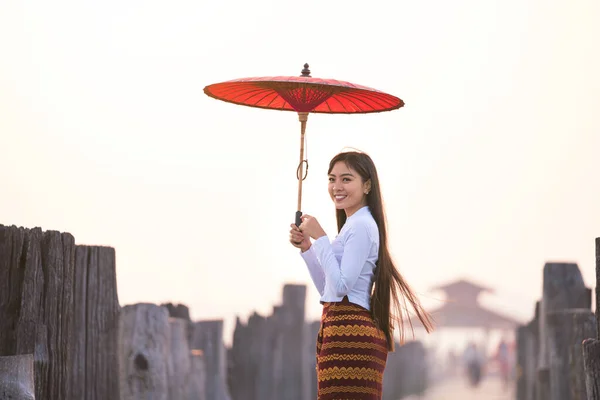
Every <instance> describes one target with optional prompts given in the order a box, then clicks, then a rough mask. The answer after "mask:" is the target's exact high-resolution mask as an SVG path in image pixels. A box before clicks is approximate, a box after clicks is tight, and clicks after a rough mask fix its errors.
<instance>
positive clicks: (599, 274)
mask: <svg viewBox="0 0 600 400" xmlns="http://www.w3.org/2000/svg"><path fill="white" fill-rule="evenodd" d="M596 330H597V332H598V339H600V237H597V238H596Z"/></svg>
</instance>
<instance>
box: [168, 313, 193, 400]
mask: <svg viewBox="0 0 600 400" xmlns="http://www.w3.org/2000/svg"><path fill="white" fill-rule="evenodd" d="M169 325H170V327H171V342H170V351H169V368H168V379H167V384H168V386H169V400H177V399H182V400H183V399H186V398H187V396H188V393H189V391H190V388H189V386H188V385H189V383H190V373H191V353H190V347H189V344H188V340H187V321H186V320H184V319H181V318H169Z"/></svg>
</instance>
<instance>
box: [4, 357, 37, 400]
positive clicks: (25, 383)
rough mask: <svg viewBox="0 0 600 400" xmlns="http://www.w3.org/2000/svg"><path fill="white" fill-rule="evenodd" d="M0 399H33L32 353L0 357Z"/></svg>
mask: <svg viewBox="0 0 600 400" xmlns="http://www.w3.org/2000/svg"><path fill="white" fill-rule="evenodd" d="M0 399H1V400H4V399H6V400H8V399H10V400H35V385H34V376H33V354H23V355H19V356H6V357H0Z"/></svg>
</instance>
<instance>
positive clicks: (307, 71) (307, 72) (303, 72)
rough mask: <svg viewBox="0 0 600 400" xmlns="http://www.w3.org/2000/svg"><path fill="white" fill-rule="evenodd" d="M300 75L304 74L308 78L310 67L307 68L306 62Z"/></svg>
mask: <svg viewBox="0 0 600 400" xmlns="http://www.w3.org/2000/svg"><path fill="white" fill-rule="evenodd" d="M302 76H306V77H308V78H310V69H308V64H304V69H303V70H302Z"/></svg>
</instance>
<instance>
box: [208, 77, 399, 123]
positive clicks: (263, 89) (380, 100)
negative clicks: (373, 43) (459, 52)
mask: <svg viewBox="0 0 600 400" xmlns="http://www.w3.org/2000/svg"><path fill="white" fill-rule="evenodd" d="M204 93H206V94H207V95H208V96H210V97H213V98H215V99H219V100H223V101H226V102H229V103H234V104H240V105H244V106H250V107H258V108H268V109H272V110H281V111H296V112H312V113H327V114H353V113H363V114H364V113H372V112H381V111H390V110H395V109H398V108H400V107H402V106H403V105H404V102H403V101H402V100H401V99H399V98H398V97H395V96H392V95H390V94H387V93H383V92H380V91H379V90H376V89H372V88H369V87H366V86H360V85H355V84H353V83H349V82H344V81H338V80H335V79H318V78H311V77H310V76H274V77H261V78H242V79H234V80H231V81H227V82H222V83H215V84H213V85H210V86H207V87H205V88H204Z"/></svg>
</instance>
